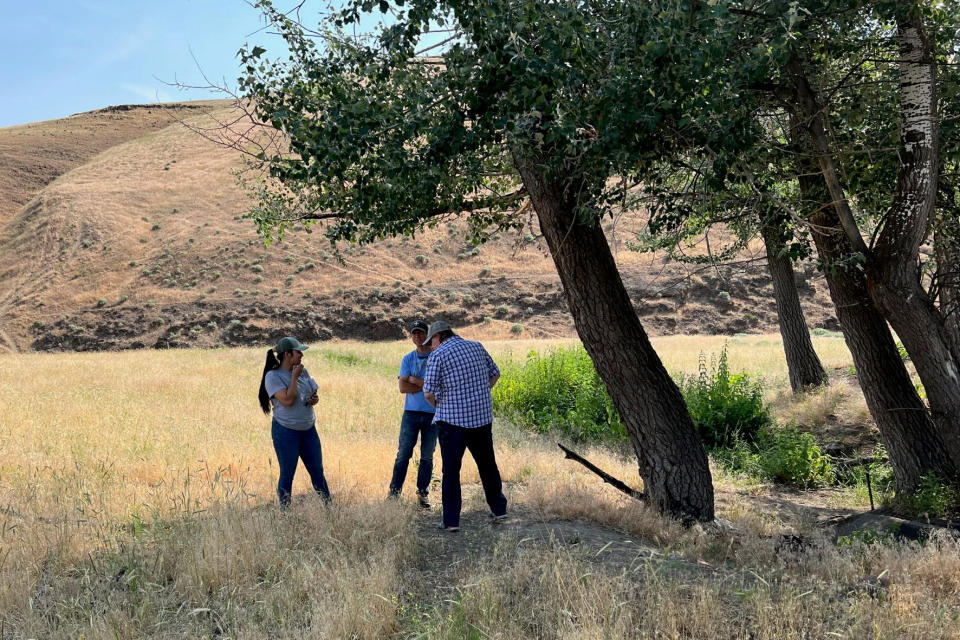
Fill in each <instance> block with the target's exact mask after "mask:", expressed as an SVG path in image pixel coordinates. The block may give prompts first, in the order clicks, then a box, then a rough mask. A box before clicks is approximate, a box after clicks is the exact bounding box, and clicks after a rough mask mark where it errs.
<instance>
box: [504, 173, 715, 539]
mask: <svg viewBox="0 0 960 640" xmlns="http://www.w3.org/2000/svg"><path fill="white" fill-rule="evenodd" d="M515 163H516V166H517V169H518V170H519V172H520V175H521V177H522V178H523V184H524V186H525V187H526V189H527V192H528V193H529V194H530V199H531V202H532V204H533V206H534V209H535V210H536V212H537V216H538V218H539V220H540V230H541V231H542V233H543V235H544V238H545V239H546V241H547V246H548V247H549V249H550V253H551V255H552V256H553V261H554V263H555V264H556V267H557V272H558V273H559V275H560V281H561V282H562V283H563V288H564V291H565V293H566V296H567V303H568V305H569V307H570V313H571V314H572V315H573V321H574V324H575V325H576V328H577V333H578V334H579V335H580V339H581V340H582V342H583V345H584V347H585V348H586V350H587V353H588V354H589V355H590V357H591V358H592V360H593V362H594V365H595V366H596V368H597V372H598V373H599V374H600V378H601V379H602V380H603V382H604V384H605V385H606V387H607V391H608V393H609V394H610V398H611V399H612V400H613V404H614V406H615V407H616V408H617V411H618V412H619V413H620V418H621V420H623V423H624V425H625V426H626V429H627V432H628V433H629V434H630V440H631V442H632V443H633V448H634V451H635V452H636V455H637V461H638V463H639V472H640V476H641V477H642V478H643V483H644V489H645V492H646V493H647V495H648V496H649V498H650V500H651V502H652V503H653V504H654V505H655V506H656V508H657V509H658V510H659V511H660V512H661V513H664V514H669V515H671V516H673V517H677V518H680V519H682V520H686V521H691V520H700V521H707V520H712V519H713V509H714V505H713V482H712V478H711V475H710V467H709V465H708V463H707V455H706V452H705V451H704V449H703V445H702V443H701V442H700V440H699V438H698V436H697V433H696V430H695V428H694V426H693V422H692V420H691V419H690V414H689V412H688V411H687V406H686V404H685V402H684V400H683V396H682V395H681V394H680V390H679V389H678V388H677V385H676V384H675V383H674V382H673V380H672V379H671V378H670V375H669V374H668V373H667V370H666V369H665V368H664V366H663V363H662V362H661V361H660V358H659V357H658V356H657V354H656V352H655V351H654V350H653V347H652V346H651V344H650V341H649V340H648V339H647V334H646V333H645V332H644V330H643V327H642V326H641V324H640V320H639V318H637V314H636V312H635V311H634V309H633V305H632V304H631V303H630V298H629V296H628V295H627V292H626V289H625V288H624V286H623V281H622V280H621V279H620V272H619V271H618V269H617V265H616V263H615V262H614V259H613V255H612V253H611V252H610V247H609V245H608V244H607V240H606V238H605V237H604V235H603V231H602V229H601V228H600V225H599V223H595V224H584V223H582V222H581V221H579V220H578V219H577V214H576V204H575V200H574V195H573V192H575V191H576V189H574V188H568V189H565V188H564V185H563V184H557V183H553V182H550V181H548V180H546V179H545V178H544V176H543V175H542V174H541V172H540V170H539V169H538V168H537V167H536V166H535V165H534V164H533V162H527V161H525V160H523V159H522V158H520V157H519V156H518V157H516V158H515Z"/></svg>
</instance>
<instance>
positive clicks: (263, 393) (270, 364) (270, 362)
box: [260, 349, 280, 415]
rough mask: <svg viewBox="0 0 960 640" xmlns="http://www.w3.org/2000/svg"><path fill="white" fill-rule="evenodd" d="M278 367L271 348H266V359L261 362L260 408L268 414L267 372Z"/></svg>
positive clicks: (277, 361)
mask: <svg viewBox="0 0 960 640" xmlns="http://www.w3.org/2000/svg"><path fill="white" fill-rule="evenodd" d="M279 368H280V361H279V360H277V356H276V354H274V353H273V349H267V361H266V362H265V363H264V364H263V375H262V376H260V408H261V409H263V412H264V413H265V414H267V415H270V396H268V395H267V385H266V379H267V373H269V372H270V371H273V370H274V369H279Z"/></svg>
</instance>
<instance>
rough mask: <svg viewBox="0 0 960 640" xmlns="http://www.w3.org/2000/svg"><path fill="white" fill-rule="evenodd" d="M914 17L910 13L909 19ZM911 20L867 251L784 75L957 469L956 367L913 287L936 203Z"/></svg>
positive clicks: (800, 87) (926, 103)
mask: <svg viewBox="0 0 960 640" xmlns="http://www.w3.org/2000/svg"><path fill="white" fill-rule="evenodd" d="M913 17H914V18H915V17H916V16H913ZM912 19H913V18H903V19H902V21H903V24H901V25H900V28H899V29H898V34H899V37H900V40H901V54H900V57H901V65H900V70H901V73H900V76H901V77H900V85H901V101H902V104H901V114H902V120H903V122H902V124H901V128H902V131H901V146H902V148H901V150H900V153H899V156H900V168H899V171H898V180H897V192H896V194H895V197H894V203H893V205H892V206H891V208H890V211H889V212H888V214H887V216H886V217H885V218H884V224H883V226H882V228H881V231H880V234H879V235H878V239H877V243H876V248H875V249H874V250H873V251H871V250H870V249H869V248H868V247H867V245H866V243H865V242H864V240H863V237H862V236H861V235H860V230H859V228H858V227H857V222H856V219H855V217H854V215H853V211H852V210H851V208H850V205H849V202H848V201H847V197H846V193H845V191H844V188H843V186H842V184H841V182H840V178H839V175H840V172H839V170H838V167H837V164H836V162H835V161H834V158H833V155H832V153H831V149H830V143H829V141H828V139H827V135H826V129H825V126H824V122H823V110H822V109H821V108H820V105H819V104H818V101H817V98H816V96H815V94H814V92H813V90H812V88H811V86H810V84H809V82H808V80H807V78H806V75H805V71H804V69H803V65H802V63H801V61H800V59H799V57H798V56H796V55H794V56H792V57H791V59H790V60H789V61H788V63H787V71H788V74H789V76H790V79H791V81H792V82H793V88H794V89H795V91H796V98H797V102H798V105H799V107H800V109H801V111H802V113H803V115H804V119H805V120H806V122H805V126H806V127H807V129H808V131H809V134H810V141H811V144H812V147H813V150H814V152H815V154H816V157H817V161H818V162H819V168H820V171H821V173H822V176H823V181H824V183H825V184H826V188H827V189H828V190H829V193H830V200H831V202H832V208H833V210H834V211H835V214H836V218H837V221H838V223H839V225H840V226H841V227H842V228H843V230H844V234H845V236H846V240H847V242H848V243H849V244H850V245H851V249H852V251H854V252H856V253H858V254H860V255H861V256H862V257H863V261H864V263H865V271H866V279H865V282H864V284H865V287H866V292H867V294H868V295H869V297H870V300H871V301H872V302H873V304H874V306H875V307H876V308H877V309H878V310H879V311H880V312H881V313H882V314H883V316H884V318H886V320H887V321H888V322H889V323H890V325H891V326H892V327H893V328H894V330H895V331H896V332H897V335H899V337H900V339H901V340H902V341H903V346H904V348H905V349H906V350H907V353H909V354H910V358H911V359H912V360H913V363H914V365H915V366H916V369H917V374H918V375H919V376H920V380H921V382H922V383H923V386H924V390H925V391H926V394H927V401H928V403H929V405H930V415H931V417H932V419H933V421H934V423H935V424H936V426H937V429H938V431H939V433H940V439H941V441H942V442H943V444H944V446H945V447H946V448H947V451H948V452H949V455H950V456H951V458H952V460H953V466H954V467H956V468H960V362H958V360H957V359H956V358H955V357H954V353H953V351H952V350H951V348H950V346H951V340H950V339H949V337H948V334H947V330H946V327H945V326H944V322H943V318H942V317H941V316H940V314H939V312H938V311H937V309H936V307H935V306H934V305H933V302H932V301H931V300H930V297H929V295H927V293H926V292H925V291H924V290H923V288H922V287H921V286H920V280H919V274H918V273H917V264H918V262H917V256H918V253H919V248H920V244H921V243H922V242H923V239H924V238H925V237H926V234H927V233H928V225H929V215H930V212H931V210H932V208H933V203H934V202H935V198H936V177H937V173H938V171H937V169H938V166H937V152H936V149H937V142H936V132H937V126H936V95H935V86H936V82H935V73H934V69H933V65H932V62H931V60H932V59H931V57H930V55H929V48H928V43H927V42H926V39H925V38H924V37H923V36H922V34H921V32H920V30H919V28H918V26H917V25H916V24H913V23H911V20H912Z"/></svg>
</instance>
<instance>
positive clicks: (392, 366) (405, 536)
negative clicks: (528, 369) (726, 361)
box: [0, 333, 960, 638]
mask: <svg viewBox="0 0 960 640" xmlns="http://www.w3.org/2000/svg"><path fill="white" fill-rule="evenodd" d="M468 336H469V333H468ZM654 342H655V346H656V347H657V349H658V352H659V353H660V354H661V356H662V357H663V358H664V360H665V362H666V364H667V367H668V369H670V370H671V372H673V373H679V372H688V373H692V372H694V371H695V370H696V367H697V363H698V358H699V356H700V353H701V352H703V353H705V354H708V355H707V357H709V354H711V353H719V350H720V349H721V348H722V346H723V344H724V342H725V340H724V339H723V338H713V337H693V338H683V337H674V338H662V339H657V340H655V341H654ZM726 342H727V343H728V353H729V358H730V362H731V368H732V369H734V370H745V371H749V372H751V373H755V374H762V375H763V376H764V378H765V379H768V380H770V381H773V382H771V384H773V385H774V388H775V389H776V390H777V391H778V392H779V393H782V392H783V391H782V389H783V385H784V384H785V382H783V380H785V370H784V368H783V366H782V365H781V364H780V360H782V355H781V354H780V352H779V345H778V340H777V339H776V338H775V337H769V336H766V337H764V336H751V337H745V338H735V339H729V340H726ZM557 344H569V341H565V342H542V341H505V342H494V341H490V342H488V343H487V347H488V348H489V350H490V351H491V353H492V354H493V356H494V358H495V359H497V360H499V361H501V362H503V361H505V360H506V359H508V358H524V357H526V354H527V353H528V352H529V351H530V350H531V349H536V350H544V349H549V348H550V347H551V346H554V345H557ZM816 344H817V348H818V349H819V350H820V352H821V357H822V358H823V359H824V362H825V364H827V366H828V367H830V366H839V367H842V366H846V365H847V363H848V362H849V360H848V359H845V358H848V356H845V348H844V347H843V343H842V340H839V339H836V338H823V339H819V340H817V342H816ZM409 348H410V345H409V343H404V342H396V343H389V344H384V343H381V344H370V343H359V342H339V343H325V344H315V345H313V348H312V349H311V350H310V351H308V352H307V355H306V358H305V364H306V366H307V368H308V370H309V371H310V372H311V374H312V375H313V377H314V378H315V379H316V380H317V381H318V382H319V384H320V398H321V401H320V404H319V405H318V406H317V416H318V429H319V431H320V437H321V440H322V443H323V451H324V466H325V469H326V473H327V477H328V480H329V482H330V485H331V489H332V492H333V494H334V498H335V500H336V503H335V505H334V506H333V507H324V506H323V505H321V503H320V502H319V500H317V499H315V497H314V496H312V495H309V491H308V483H307V478H306V474H305V473H304V472H303V470H302V469H301V470H300V472H299V473H298V477H297V480H296V483H295V487H294V493H295V494H304V495H303V498H301V499H299V500H298V501H296V503H295V506H294V507H293V508H292V509H291V511H290V512H288V513H284V512H282V511H281V510H280V509H278V508H277V507H276V497H275V483H276V462H275V458H274V452H273V447H272V444H271V442H270V435H269V418H267V417H266V416H264V415H263V414H262V413H261V412H260V410H259V408H258V406H257V403H256V392H257V387H258V384H259V378H260V371H261V368H262V363H263V357H264V353H265V348H264V349H226V350H215V351H140V352H122V353H97V354H78V353H70V354H23V355H8V356H2V357H0V362H2V366H0V411H2V412H3V413H2V415H3V416H4V424H3V427H4V428H3V436H4V437H3V439H2V440H0V628H2V627H5V628H6V629H13V630H14V637H21V636H23V637H79V636H81V635H82V636H84V637H88V638H89V637H94V638H99V637H122V638H138V637H144V636H178V637H186V636H191V637H208V636H216V635H221V636H227V637H246V638H257V637H265V636H266V635H268V634H270V635H273V636H275V637H285V638H299V637H305V636H310V637H313V636H316V637H328V638H347V637H356V638H380V637H410V636H417V635H418V634H419V637H426V638H439V637H447V638H453V637H462V635H463V634H462V632H463V631H464V630H465V629H466V630H470V629H474V630H475V629H481V630H483V632H484V634H486V635H488V636H489V637H497V638H512V637H523V636H524V635H526V636H527V637H598V638H599V637H604V638H606V637H611V638H620V637H635V636H636V635H637V633H638V630H639V629H643V630H645V631H644V632H643V633H647V634H648V635H650V634H653V635H657V634H659V635H661V636H663V637H691V634H693V631H692V629H694V628H695V627H697V626H698V625H699V624H701V623H704V624H706V621H709V620H716V621H717V623H716V624H715V625H714V626H712V627H710V626H709V625H708V626H707V627H706V629H707V631H709V633H707V632H704V633H702V634H693V635H697V636H698V637H705V638H721V637H742V636H743V633H746V631H745V630H747V629H749V630H750V634H752V635H754V637H770V638H777V637H804V636H803V633H804V630H805V629H814V630H816V633H817V634H819V633H821V632H823V633H826V632H827V631H831V630H833V631H836V632H838V633H840V637H861V635H862V633H863V632H864V630H866V629H867V628H870V627H871V624H872V623H871V622H870V621H871V620H874V619H875V620H878V621H882V623H883V624H884V625H888V626H890V628H891V629H895V628H900V629H901V631H902V633H901V634H900V635H898V634H897V633H892V635H891V634H887V635H884V634H880V635H878V636H877V637H891V638H892V637H900V636H902V637H923V636H922V635H919V632H917V633H914V632H913V631H909V629H913V628H914V627H913V626H910V625H921V624H924V625H926V627H925V628H926V629H927V630H928V632H929V634H932V635H929V637H951V636H950V632H949V629H951V628H953V627H951V626H950V625H951V624H952V623H950V620H951V618H950V616H951V615H952V616H954V617H956V615H958V614H960V612H958V611H957V610H956V608H953V609H951V608H950V605H949V603H950V602H951V601H953V602H956V601H957V600H956V598H958V597H960V592H958V589H960V585H958V583H957V581H956V579H955V575H960V570H958V569H960V568H957V567H956V561H955V558H954V560H952V561H951V560H950V558H951V557H953V556H956V555H957V550H956V548H955V544H954V545H953V546H950V545H951V544H952V543H949V542H947V541H943V543H942V544H940V543H938V545H936V546H932V547H927V548H925V549H921V550H918V549H915V548H912V547H898V548H897V549H896V550H889V549H886V548H883V547H878V548H873V547H871V548H869V549H864V548H860V547H858V548H854V549H852V550H837V549H834V548H833V547H830V546H829V543H825V542H824V541H819V542H817V544H819V545H822V544H827V545H828V546H827V547H823V546H821V547H818V548H819V549H820V551H817V552H816V553H814V554H811V555H809V556H802V557H800V558H799V559H795V560H790V559H789V558H787V559H785V558H783V557H782V556H781V554H780V553H779V552H778V551H777V550H776V548H775V544H774V540H775V536H776V535H777V534H778V533H780V532H782V531H784V529H786V530H787V531H795V532H798V533H802V534H803V535H810V536H811V539H814V540H820V537H822V534H819V533H816V532H813V531H809V530H807V529H799V530H798V529H796V527H797V526H801V527H803V526H806V525H802V523H796V522H791V523H788V522H786V521H784V520H783V519H782V518H781V516H778V515H776V514H774V513H771V512H770V511H769V508H767V507H764V506H763V504H762V503H756V502H754V496H755V494H764V492H765V491H766V489H764V488H763V487H757V486H750V485H744V484H742V483H741V481H740V480H739V479H737V478H735V477H731V476H729V475H727V474H725V473H723V472H722V471H720V470H719V469H716V468H715V469H714V477H715V487H716V491H717V495H718V514H719V515H721V516H722V517H723V518H725V519H726V520H727V521H729V522H732V523H733V526H734V530H733V531H731V532H726V533H721V534H720V535H719V537H718V536H717V535H715V534H710V535H708V534H705V533H704V532H702V531H698V530H691V531H684V530H682V529H681V528H679V526H678V525H676V524H675V523H672V522H670V521H665V520H663V519H661V518H659V517H658V516H656V514H654V513H653V512H652V511H651V510H649V509H647V508H645V507H643V506H642V505H640V504H639V503H636V502H631V501H629V500H627V499H626V498H624V497H623V496H622V495H620V494H618V493H616V492H615V491H613V490H611V489H609V488H608V487H606V486H604V485H602V484H601V483H599V482H598V480H597V479H596V478H595V477H594V476H592V475H590V474H589V473H588V472H586V471H585V470H583V469H582V468H580V467H579V466H578V465H574V464H572V463H569V462H565V461H563V460H562V458H561V457H560V456H559V455H558V454H557V452H556V450H555V448H554V445H553V443H552V442H550V441H548V440H546V439H542V438H540V437H537V436H533V435H530V434H527V433H525V432H522V431H518V430H517V429H515V428H512V427H510V426H509V425H504V424H498V425H497V427H496V432H495V444H496V448H497V457H498V461H499V464H500V468H501V471H502V474H503V478H504V481H505V483H506V492H507V494H508V497H509V499H510V501H511V504H513V505H515V506H516V505H520V506H522V508H523V509H526V510H527V511H528V512H531V513H534V514H538V515H539V517H543V518H546V519H549V518H564V519H566V518H579V519H583V520H586V521H591V522H595V523H600V524H603V525H605V526H609V527H613V528H615V529H616V530H619V531H623V532H625V533H627V534H629V535H631V536H636V537H638V538H639V539H641V540H647V541H649V543H650V544H651V545H654V547H655V548H662V549H663V551H660V552H658V553H660V554H661V556H662V557H664V558H666V557H668V556H669V555H670V554H676V558H678V559H679V558H683V559H684V560H683V561H684V562H690V563H694V564H696V563H702V564H704V566H726V567H727V568H725V569H724V570H723V572H721V573H712V571H713V570H711V571H708V572H706V573H704V574H703V575H702V576H696V577H691V578H689V579H686V578H684V577H683V576H679V577H678V576H676V575H673V576H671V577H665V578H663V579H658V580H656V581H654V582H649V577H650V576H651V575H657V574H656V573H654V574H650V573H643V572H641V573H640V574H631V573H629V572H627V573H624V574H622V575H618V574H616V573H614V574H609V575H608V574H603V573H596V570H595V569H594V568H591V566H588V565H587V564H584V562H585V559H584V558H583V557H580V556H577V555H576V554H571V553H570V552H569V551H565V550H562V549H555V550H550V549H542V550H532V551H530V552H524V551H522V550H523V549H527V548H528V547H529V542H524V543H523V544H521V541H517V542H516V545H515V546H514V547H510V544H511V543H510V540H509V539H507V540H505V541H501V543H500V544H501V545H507V546H505V547H504V548H503V549H502V550H500V551H497V554H499V555H496V556H495V557H499V558H500V559H501V564H499V565H490V564H488V561H487V560H482V559H477V560H476V561H473V560H469V561H467V560H465V562H464V564H463V565H462V567H461V568H460V569H456V570H455V572H454V575H455V577H456V579H457V581H458V584H457V585H450V588H451V589H454V590H455V594H454V597H453V598H452V599H451V600H450V601H445V602H428V603H415V604H411V603H410V602H407V601H405V600H404V597H402V593H401V592H402V591H403V589H404V588H405V581H406V580H409V579H410V575H411V573H410V572H411V567H413V566H414V565H415V564H416V563H417V562H418V557H421V556H422V555H423V554H429V553H431V549H430V548H429V545H427V546H424V543H423V541H420V540H418V537H417V534H416V531H415V526H416V522H417V516H416V514H415V509H414V507H413V506H412V500H410V499H409V498H408V499H407V500H405V501H401V502H400V503H394V502H385V501H384V497H385V495H386V491H387V484H388V482H389V477H390V472H391V469H392V463H393V458H394V455H395V453H396V440H397V432H398V425H399V420H400V415H401V409H402V398H401V396H400V394H399V392H398V390H397V386H396V371H397V368H398V366H399V359H400V357H401V356H402V355H403V354H404V353H405V352H406V351H407V350H408V349H409ZM834 363H836V364H834ZM780 376H783V378H781V377H780ZM777 380H781V382H780V383H777V382H776V381H777ZM777 384H780V388H779V389H777V388H776V385H777ZM823 393H824V394H825V396H824V397H823V398H821V399H820V400H809V401H807V402H811V403H813V404H814V405H815V406H814V407H813V408H811V409H809V411H810V414H811V415H814V416H816V415H819V414H820V413H822V412H823V411H828V410H829V411H833V410H835V408H836V402H837V401H836V394H837V392H836V391H829V390H828V391H826V392H823ZM821 405H822V407H826V408H821ZM797 411H798V412H799V411H800V410H799V409H798V410H797ZM584 453H585V454H587V455H588V456H589V457H590V458H591V459H592V460H593V461H594V462H596V463H597V464H599V465H600V466H601V467H603V468H604V469H605V470H607V471H609V472H610V473H612V474H613V475H615V476H618V477H621V478H623V479H625V480H627V481H628V482H630V483H632V484H634V485H635V486H638V487H639V486H640V482H639V479H638V478H637V475H636V461H635V460H634V459H632V457H630V456H627V457H622V456H621V455H619V454H617V453H615V452H611V451H609V450H605V449H603V448H599V447H598V448H593V449H587V450H585V451H584ZM437 462H438V465H437V466H438V467H439V459H438V460H437ZM411 467H412V468H411V470H410V476H411V479H408V486H409V485H410V483H411V482H412V476H413V475H414V474H415V472H416V470H415V468H413V465H411ZM436 475H439V469H438V472H437V474H436ZM463 481H464V483H465V484H466V485H467V487H468V490H467V493H466V508H467V509H482V508H483V506H482V499H481V497H480V495H479V491H478V490H477V487H476V485H477V483H478V478H477V475H476V471H475V468H474V467H473V466H472V465H471V464H469V463H468V464H465V465H464V473H463ZM408 493H409V492H408ZM437 498H438V496H437ZM851 500H852V499H851V498H848V499H847V501H848V503H849V502H850V501H851ZM438 501H439V500H438ZM507 547H510V548H507ZM671 549H672V551H670V550H671ZM791 563H793V564H791ZM796 563H802V565H803V566H802V569H801V568H800V565H798V564H796ZM885 569H887V570H889V574H890V575H895V576H896V580H897V581H898V582H897V584H898V585H899V586H898V587H896V588H893V589H891V591H890V596H889V599H888V600H886V601H878V600H875V599H874V598H873V597H872V596H870V595H869V594H868V593H867V592H860V591H856V592H852V593H853V595H849V596H847V595H844V593H846V592H845V591H844V590H845V589H847V590H848V589H850V588H851V587H850V585H851V584H854V585H855V584H856V583H857V581H858V580H860V579H861V578H862V577H863V576H865V575H869V574H873V575H876V574H879V573H880V572H881V571H883V570H885ZM645 571H659V569H649V570H645ZM751 572H752V573H751ZM950 572H954V574H952V575H954V577H950V575H949V574H950ZM574 574H576V575H574ZM752 575H756V576H759V577H760V578H762V579H754V578H749V581H748V582H749V584H748V586H747V587H745V588H747V589H748V591H749V593H750V594H752V595H750V596H749V597H748V598H747V599H746V600H744V599H742V598H740V597H739V596H737V597H735V598H733V600H731V598H730V593H731V592H730V590H729V587H728V585H729V581H730V580H734V581H736V582H737V584H739V582H738V581H741V580H742V579H743V576H752ZM577 576H579V578H577ZM644 576H646V577H644ZM571 577H572V578H573V581H572V582H570V581H569V580H570V579H571ZM638 577H639V578H641V579H640V580H639V581H638ZM833 584H836V585H839V586H837V587H836V588H833V587H825V586H823V585H833ZM740 588H741V587H737V589H740ZM806 592H809V593H807V595H806V596H804V598H803V599H800V600H794V599H791V598H794V597H796V594H801V593H806ZM510 593H516V594H523V596H522V597H521V598H520V599H516V600H514V599H509V598H508V599H504V598H505V597H506V595H507V594H510ZM598 598H599V600H598ZM604 598H606V599H607V600H604ZM610 599H612V600H610ZM608 600H609V601H608ZM921 601H923V602H926V603H927V607H928V608H927V609H918V608H917V606H916V603H918V602H921ZM294 603H295V605H296V606H294ZM611 603H615V604H611ZM616 603H619V604H616ZM743 606H747V607H748V613H747V614H746V618H743V617H742V616H741V614H740V613H739V611H740V608H741V607H743ZM410 607H414V609H412V610H411V609H410ZM533 610H536V611H537V612H538V613H537V614H536V615H532V616H530V615H527V613H526V612H528V611H533ZM781 611H782V612H786V615H785V616H778V612H781ZM951 611H952V613H951ZM571 616H572V617H571ZM738 616H740V617H738ZM684 621H685V622H684ZM898 624H899V625H900V627H897V625H898ZM918 628H919V627H918ZM904 629H906V631H903V630H904ZM531 633H532V634H533V636H530V634H531ZM643 633H640V635H643ZM778 634H779V635H778ZM477 637H484V636H483V635H479V636H477Z"/></svg>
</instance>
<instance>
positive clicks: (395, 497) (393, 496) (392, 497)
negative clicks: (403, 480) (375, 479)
mask: <svg viewBox="0 0 960 640" xmlns="http://www.w3.org/2000/svg"><path fill="white" fill-rule="evenodd" d="M399 499H400V492H399V491H394V490H393V489H390V492H389V493H388V494H387V500H399Z"/></svg>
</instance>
